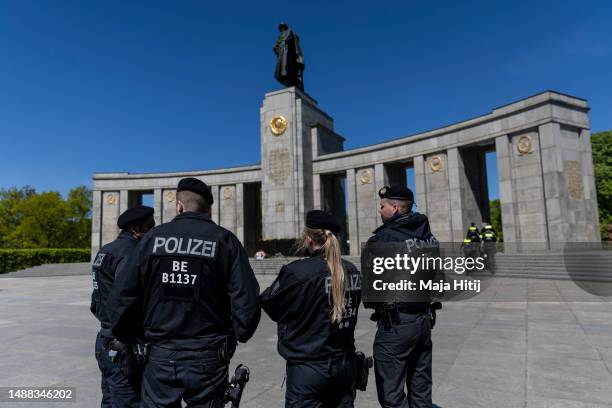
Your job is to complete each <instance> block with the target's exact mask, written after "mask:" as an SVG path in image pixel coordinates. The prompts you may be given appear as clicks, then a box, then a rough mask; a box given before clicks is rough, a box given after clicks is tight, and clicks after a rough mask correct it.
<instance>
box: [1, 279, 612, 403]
mask: <svg viewBox="0 0 612 408" xmlns="http://www.w3.org/2000/svg"><path fill="white" fill-rule="evenodd" d="M13 276H14V275H13ZM260 278H261V282H260V283H261V286H262V287H266V286H267V285H268V284H269V283H270V282H271V279H272V276H262V277H260ZM90 293H91V281H90V277H89V276H87V275H76V276H52V277H12V276H11V275H8V276H4V277H0V344H2V349H1V351H0V387H9V386H10V387H26V386H29V387H42V386H65V387H75V388H76V398H77V401H76V404H74V403H73V404H65V403H64V404H62V403H42V404H41V403H7V402H0V406H2V407H5V406H6V407H28V406H31V407H42V406H54V407H55V406H57V407H59V406H67V407H75V406H78V407H95V406H98V405H99V398H100V390H99V376H100V375H99V372H98V368H97V365H96V361H95V359H94V353H93V345H94V339H95V336H96V332H97V322H96V320H95V319H94V317H93V316H92V315H91V314H90V313H89V298H90ZM368 316H369V312H367V311H365V310H362V311H361V316H360V321H359V324H358V328H357V332H356V337H357V343H358V347H359V348H360V349H361V350H364V351H366V352H367V354H371V352H372V342H373V339H374V335H375V326H374V323H372V322H370V321H369V319H368ZM433 342H434V362H433V375H434V398H433V399H434V403H435V404H436V405H437V406H438V407H443V408H461V407H466V408H467V407H470V408H471V407H496V408H503V407H512V408H515V407H529V408H536V407H537V408H544V407H546V408H551V407H555V408H557V407H560V408H569V407H577V408H578V407H579V408H585V407H594V408H597V407H612V304H611V303H610V301H609V299H607V300H606V299H600V298H596V297H595V296H592V295H589V294H587V293H585V292H583V291H582V290H581V289H580V288H578V287H577V286H576V285H575V284H574V283H573V282H571V281H569V280H542V279H522V278H494V279H491V280H489V281H488V282H487V285H486V289H485V290H484V292H483V293H482V294H481V295H479V296H478V297H477V298H474V299H471V300H469V301H465V300H464V301H456V302H446V303H445V304H444V309H443V310H442V311H441V312H440V313H439V319H438V324H437V325H436V328H435V329H434V331H433ZM238 362H242V363H245V364H247V365H248V366H249V367H251V373H252V377H251V382H250V383H249V385H248V387H247V390H246V393H245V395H244V397H243V404H242V406H243V407H245V408H275V407H282V406H283V395H284V388H283V377H284V374H283V373H284V363H283V360H282V359H281V358H280V357H279V355H278V354H277V352H276V328H275V324H274V323H273V322H272V321H270V319H268V318H267V317H266V316H265V315H264V316H263V317H262V321H261V324H260V326H259V328H258V330H257V332H256V334H255V336H254V338H253V339H252V340H251V341H250V342H249V343H248V344H246V345H240V347H239V349H238V352H237V353H236V356H235V357H234V359H233V363H234V365H235V364H236V363H238ZM356 406H357V407H377V406H378V403H377V400H376V391H375V385H374V377H373V373H371V374H370V386H369V389H368V391H367V392H365V393H359V395H358V397H357V401H356Z"/></svg>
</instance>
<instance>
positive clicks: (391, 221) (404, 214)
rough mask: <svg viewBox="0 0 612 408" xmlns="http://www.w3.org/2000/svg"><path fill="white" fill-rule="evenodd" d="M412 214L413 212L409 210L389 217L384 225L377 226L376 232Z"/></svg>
mask: <svg viewBox="0 0 612 408" xmlns="http://www.w3.org/2000/svg"><path fill="white" fill-rule="evenodd" d="M410 214H412V213H411V212H407V213H402V214H395V215H394V216H393V217H391V218H389V219H388V220H387V221H384V222H383V225H381V226H380V227H378V228H376V229H375V230H374V232H373V233H374V234H376V233H377V232H379V231H381V230H383V229H385V228H387V227H390V226H391V225H393V224H395V223H396V222H397V221H399V220H401V219H403V218H407V217H409V216H410Z"/></svg>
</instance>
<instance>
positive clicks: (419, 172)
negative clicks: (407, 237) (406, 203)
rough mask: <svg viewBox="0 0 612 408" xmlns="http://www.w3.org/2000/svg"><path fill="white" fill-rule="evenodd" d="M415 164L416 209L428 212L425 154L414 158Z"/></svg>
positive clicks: (423, 212)
mask: <svg viewBox="0 0 612 408" xmlns="http://www.w3.org/2000/svg"><path fill="white" fill-rule="evenodd" d="M413 166H414V184H415V189H416V191H415V192H414V196H415V197H414V199H415V201H416V202H415V204H416V207H417V208H416V211H418V212H420V213H422V214H427V183H426V182H425V159H424V158H423V155H419V156H415V157H414V159H413Z"/></svg>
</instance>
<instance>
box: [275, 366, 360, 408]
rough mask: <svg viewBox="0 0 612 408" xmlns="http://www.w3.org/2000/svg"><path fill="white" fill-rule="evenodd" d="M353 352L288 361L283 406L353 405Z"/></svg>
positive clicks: (337, 407)
mask: <svg viewBox="0 0 612 408" xmlns="http://www.w3.org/2000/svg"><path fill="white" fill-rule="evenodd" d="M354 378H355V371H354V361H353V355H352V354H346V355H342V356H339V357H334V358H330V359H328V360H322V361H309V362H302V363H289V362H288V363H287V390H286V392H285V408H353V390H352V387H353V381H354Z"/></svg>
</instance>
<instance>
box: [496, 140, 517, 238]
mask: <svg viewBox="0 0 612 408" xmlns="http://www.w3.org/2000/svg"><path fill="white" fill-rule="evenodd" d="M510 147H511V145H510V142H509V139H508V136H507V135H503V136H498V137H496V138H495V156H496V158H497V176H498V180H499V203H500V209H501V214H502V228H503V230H504V241H505V242H509V243H514V242H517V241H518V236H517V229H516V226H517V225H518V222H517V219H516V201H515V197H514V187H513V183H512V163H511V158H510Z"/></svg>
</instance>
